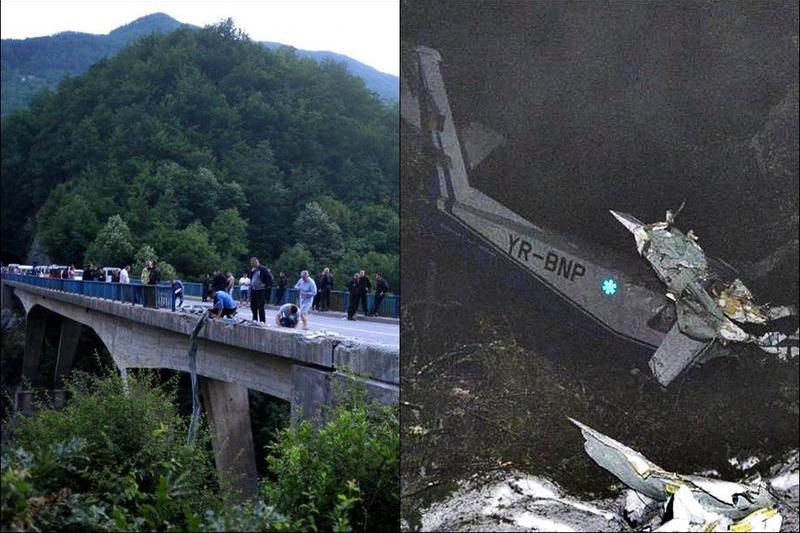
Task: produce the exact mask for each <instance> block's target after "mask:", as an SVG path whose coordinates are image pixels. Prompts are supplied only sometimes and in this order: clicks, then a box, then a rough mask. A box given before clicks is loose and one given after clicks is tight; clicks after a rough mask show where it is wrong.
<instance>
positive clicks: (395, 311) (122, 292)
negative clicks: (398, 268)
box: [2, 273, 400, 318]
mask: <svg viewBox="0 0 800 533" xmlns="http://www.w3.org/2000/svg"><path fill="white" fill-rule="evenodd" d="M2 277H3V279H8V280H12V281H21V282H23V283H28V284H30V285H34V286H37V287H44V288H46V289H52V290H57V291H64V292H69V293H72V294H82V295H84V296H90V297H93V298H103V299H105V300H114V301H118V302H126V303H132V304H134V305H143V306H145V307H152V308H154V309H164V308H167V309H172V310H173V311H174V310H175V298H174V294H173V293H172V286H171V285H170V284H164V283H161V284H158V285H142V283H141V281H140V280H138V279H135V280H131V283H130V284H120V283H113V282H112V283H107V282H105V281H79V280H74V279H57V278H40V277H37V276H27V275H20V274H8V273H5V274H3V275H2ZM202 293H203V284H202V283H192V282H184V283H183V295H184V298H185V297H186V296H195V297H198V298H201V297H202ZM277 296H278V295H277V289H276V288H274V287H273V288H272V290H271V292H270V297H269V301H267V303H268V304H273V305H278V304H283V303H287V302H290V303H295V304H296V303H297V301H298V291H297V289H293V288H287V289H286V291H285V293H284V295H283V298H282V299H281V301H280V302H278V301H277ZM233 299H234V300H236V301H239V300H241V299H242V297H241V292H240V289H239V287H235V288H234V289H233ZM330 300H331V301H330V308H329V309H330V310H331V311H339V310H341V311H343V312H347V308H348V306H349V305H350V294H349V293H348V292H346V291H331V299H330ZM374 301H375V295H374V294H372V293H370V294H368V295H367V306H368V309H369V310H370V311H371V310H372V306H373V305H374ZM378 316H385V317H392V318H399V317H400V296H398V295H394V294H393V295H386V296H385V297H384V298H383V301H382V302H381V306H380V308H379V309H378Z"/></svg>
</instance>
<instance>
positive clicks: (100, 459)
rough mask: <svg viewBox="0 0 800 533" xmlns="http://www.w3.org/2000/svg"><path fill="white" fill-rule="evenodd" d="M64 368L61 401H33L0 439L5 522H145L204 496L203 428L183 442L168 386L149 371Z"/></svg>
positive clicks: (181, 510) (212, 484) (170, 517)
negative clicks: (8, 437)
mask: <svg viewBox="0 0 800 533" xmlns="http://www.w3.org/2000/svg"><path fill="white" fill-rule="evenodd" d="M73 375H74V376H75V377H74V378H73V379H72V380H71V382H70V383H69V384H68V386H67V390H68V393H69V396H70V398H71V401H70V403H69V405H68V406H67V407H66V409H64V410H63V411H60V412H59V411H53V410H47V409H44V410H42V411H41V412H40V413H39V414H38V415H37V416H35V417H34V418H32V419H29V420H26V421H24V422H23V423H22V424H21V425H20V427H19V428H17V430H16V431H15V434H14V439H15V442H14V444H13V445H10V446H4V447H3V452H4V454H3V465H2V489H3V491H2V492H3V498H2V527H3V529H4V530H6V529H8V528H12V529H24V530H39V531H47V530H57V529H63V528H65V527H69V528H73V529H76V528H79V527H85V528H88V529H107V528H108V529H115V530H120V529H122V530H124V529H130V528H135V529H140V528H148V529H150V528H154V527H156V526H159V525H166V526H169V525H175V524H178V523H182V521H183V520H184V515H185V513H186V512H191V511H192V510H194V511H196V512H201V511H202V510H203V509H205V508H207V507H208V506H209V505H211V504H212V503H213V498H211V496H212V495H213V494H214V492H215V490H216V481H215V476H214V470H213V461H212V459H211V456H210V453H209V450H208V446H207V443H208V441H209V434H208V432H207V431H202V432H201V435H202V437H201V438H200V439H199V441H200V442H199V443H198V444H197V445H187V444H186V434H187V433H186V432H187V427H188V424H187V423H186V420H185V419H183V418H182V417H181V416H179V415H178V413H177V409H176V407H175V388H174V386H173V387H159V386H156V384H155V383H154V380H153V377H154V376H155V374H154V373H150V372H145V373H141V374H139V375H130V376H129V377H128V379H127V384H126V385H123V382H122V379H121V378H120V377H119V376H118V375H117V374H116V373H111V372H109V373H108V374H107V375H105V376H104V377H102V378H98V377H91V376H89V375H88V374H77V375H75V374H73Z"/></svg>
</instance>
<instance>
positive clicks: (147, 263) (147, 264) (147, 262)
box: [89, 259, 150, 285]
mask: <svg viewBox="0 0 800 533" xmlns="http://www.w3.org/2000/svg"><path fill="white" fill-rule="evenodd" d="M92 269H94V265H89V271H91V270H92ZM139 279H141V280H142V285H147V282H148V281H149V280H150V260H149V259H145V260H144V268H143V269H142V274H141V275H140V276H139Z"/></svg>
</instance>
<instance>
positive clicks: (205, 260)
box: [164, 221, 221, 279]
mask: <svg viewBox="0 0 800 533" xmlns="http://www.w3.org/2000/svg"><path fill="white" fill-rule="evenodd" d="M164 258H165V259H167V260H168V261H169V262H170V263H172V264H173V265H174V266H175V269H176V270H177V271H178V272H179V273H181V274H183V275H184V276H188V277H193V278H195V279H197V278H200V277H201V276H202V275H203V274H204V273H206V272H209V271H211V270H214V269H215V268H219V266H220V262H221V258H220V256H219V254H218V253H217V250H216V249H215V248H214V245H213V244H211V241H210V240H209V236H208V230H206V228H205V227H204V226H203V225H202V224H201V223H200V222H197V221H196V222H192V223H191V224H189V225H188V226H186V228H184V229H183V230H181V231H179V232H178V234H177V235H176V237H175V241H174V244H173V245H172V247H171V248H169V249H168V250H166V251H165V254H164Z"/></svg>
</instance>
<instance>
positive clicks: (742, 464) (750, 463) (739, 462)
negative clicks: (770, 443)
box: [728, 455, 761, 470]
mask: <svg viewBox="0 0 800 533" xmlns="http://www.w3.org/2000/svg"><path fill="white" fill-rule="evenodd" d="M760 462H761V459H759V458H758V457H756V456H754V455H753V456H750V457H748V458H746V459H739V458H738V457H731V458H730V459H728V463H729V464H730V465H731V466H732V467H734V468H737V469H739V470H750V469H751V468H753V467H754V466H756V465H757V464H758V463H760Z"/></svg>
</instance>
